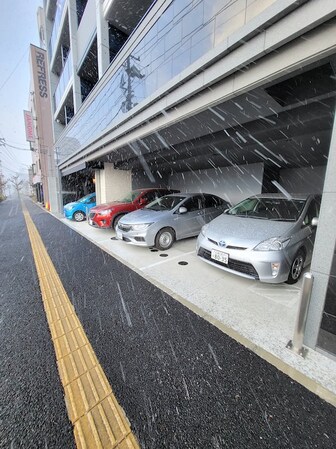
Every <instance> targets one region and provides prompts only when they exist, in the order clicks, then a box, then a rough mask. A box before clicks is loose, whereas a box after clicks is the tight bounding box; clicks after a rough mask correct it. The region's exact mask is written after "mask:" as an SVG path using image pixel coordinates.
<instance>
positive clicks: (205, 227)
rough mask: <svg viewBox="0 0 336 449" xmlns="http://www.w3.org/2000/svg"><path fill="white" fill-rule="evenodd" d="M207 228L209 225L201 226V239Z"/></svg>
mask: <svg viewBox="0 0 336 449" xmlns="http://www.w3.org/2000/svg"><path fill="white" fill-rule="evenodd" d="M208 227H209V223H208V224H206V225H204V226H202V229H201V234H202V235H203V237H205V233H206V230H207V229H208Z"/></svg>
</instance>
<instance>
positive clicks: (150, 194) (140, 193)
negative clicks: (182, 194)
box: [88, 188, 178, 229]
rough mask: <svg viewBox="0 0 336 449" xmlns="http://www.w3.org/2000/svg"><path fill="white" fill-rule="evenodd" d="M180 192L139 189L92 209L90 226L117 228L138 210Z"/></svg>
mask: <svg viewBox="0 0 336 449" xmlns="http://www.w3.org/2000/svg"><path fill="white" fill-rule="evenodd" d="M173 192H178V190H170V189H160V188H156V189H155V188H151V189H138V190H132V191H131V192H129V193H128V194H127V195H126V197H125V198H122V199H120V200H119V201H112V202H110V203H105V204H100V205H98V206H96V207H94V208H92V209H91V211H90V215H89V220H88V221H89V225H91V226H95V227H97V228H114V229H115V228H116V226H117V223H118V221H119V220H120V218H121V217H123V216H124V215H125V214H128V213H129V212H132V211H134V210H136V209H140V208H142V207H144V206H146V205H147V204H148V203H151V202H152V201H153V200H155V199H156V198H159V197H161V196H163V195H167V194H168V193H173Z"/></svg>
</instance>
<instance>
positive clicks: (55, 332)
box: [49, 313, 80, 339]
mask: <svg viewBox="0 0 336 449" xmlns="http://www.w3.org/2000/svg"><path fill="white" fill-rule="evenodd" d="M49 326H50V332H51V336H52V338H53V339H55V338H59V337H61V336H62V335H64V334H67V333H68V332H70V331H73V330H74V329H77V327H79V326H80V322H79V319H78V318H77V315H75V314H74V313H73V314H71V315H67V316H66V317H64V318H61V319H60V320H57V321H53V322H52V323H49Z"/></svg>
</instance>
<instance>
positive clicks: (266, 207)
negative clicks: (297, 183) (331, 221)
mask: <svg viewBox="0 0 336 449" xmlns="http://www.w3.org/2000/svg"><path fill="white" fill-rule="evenodd" d="M304 205H305V200H289V199H285V198H255V197H252V198H247V199H246V200H244V201H242V202H241V203H239V204H237V205H236V206H234V207H232V208H231V209H229V210H228V211H227V212H226V213H227V214H229V215H238V216H240V217H250V218H258V219H261V220H274V221H297V220H298V218H299V216H300V214H301V212H302V209H303V207H304Z"/></svg>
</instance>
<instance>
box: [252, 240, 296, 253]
mask: <svg viewBox="0 0 336 449" xmlns="http://www.w3.org/2000/svg"><path fill="white" fill-rule="evenodd" d="M289 242H290V238H288V237H285V238H281V237H273V238H271V239H267V240H264V241H263V242H261V243H259V244H258V245H257V246H256V247H255V248H254V251H281V250H282V249H284V248H286V246H287V245H288V243H289Z"/></svg>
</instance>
